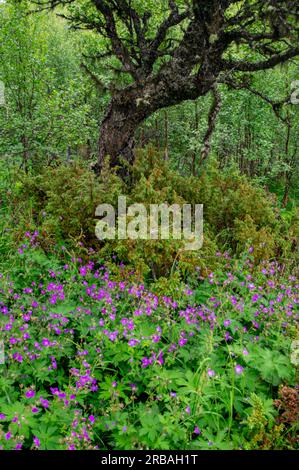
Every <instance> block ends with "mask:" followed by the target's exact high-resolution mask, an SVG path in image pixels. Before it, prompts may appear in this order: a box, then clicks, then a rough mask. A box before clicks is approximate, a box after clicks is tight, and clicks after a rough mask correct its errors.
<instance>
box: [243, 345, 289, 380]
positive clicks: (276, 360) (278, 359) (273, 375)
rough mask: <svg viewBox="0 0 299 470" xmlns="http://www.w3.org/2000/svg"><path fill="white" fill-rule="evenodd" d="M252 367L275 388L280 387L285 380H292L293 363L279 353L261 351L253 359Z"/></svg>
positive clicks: (266, 350)
mask: <svg viewBox="0 0 299 470" xmlns="http://www.w3.org/2000/svg"><path fill="white" fill-rule="evenodd" d="M250 365H252V366H253V367H254V368H255V369H257V370H258V371H259V373H260V375H261V377H262V378H263V380H265V381H266V382H268V383H270V384H272V385H274V386H277V385H279V384H280V383H281V382H282V381H283V380H287V381H290V380H291V379H292V375H293V367H292V365H291V362H290V360H289V359H288V358H287V357H286V356H284V355H283V354H281V353H279V352H278V351H271V350H269V349H265V350H260V351H259V352H258V353H257V354H254V355H253V356H252V357H251V359H250Z"/></svg>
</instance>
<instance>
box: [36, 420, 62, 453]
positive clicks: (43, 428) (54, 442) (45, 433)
mask: <svg viewBox="0 0 299 470" xmlns="http://www.w3.org/2000/svg"><path fill="white" fill-rule="evenodd" d="M56 432H57V428H56V427H54V426H47V425H46V424H44V423H43V424H40V425H39V426H38V427H36V428H34V429H32V433H33V434H34V435H35V436H36V437H38V439H39V440H40V450H50V449H53V450H55V449H58V448H59V436H57V435H56Z"/></svg>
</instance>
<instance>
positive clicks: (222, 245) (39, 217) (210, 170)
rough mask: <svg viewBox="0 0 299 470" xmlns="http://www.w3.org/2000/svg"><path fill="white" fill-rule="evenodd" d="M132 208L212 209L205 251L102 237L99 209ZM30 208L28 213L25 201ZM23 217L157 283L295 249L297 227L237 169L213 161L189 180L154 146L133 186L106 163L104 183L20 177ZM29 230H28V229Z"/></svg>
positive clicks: (80, 176) (49, 171) (60, 170)
mask: <svg viewBox="0 0 299 470" xmlns="http://www.w3.org/2000/svg"><path fill="white" fill-rule="evenodd" d="M121 194H122V195H126V196H127V204H128V205H130V204H131V203H135V202H137V203H138V202H140V203H143V204H145V205H150V204H154V203H163V202H167V203H168V204H174V203H178V204H184V203H189V204H203V205H204V245H203V248H202V249H201V250H199V251H194V252H187V251H184V250H182V247H183V241H178V240H148V241H143V240H119V241H118V240H113V241H112V240H110V241H108V242H99V241H98V240H97V239H96V237H95V226H96V220H95V209H96V207H97V206H98V205H99V204H101V203H109V204H112V205H113V206H114V207H117V201H118V196H119V195H121ZM24 200H25V201H29V203H27V207H25V206H24V202H23V201H24ZM12 201H13V204H14V206H15V207H16V208H17V210H16V213H17V214H19V215H18V218H17V220H15V222H16V225H17V226H19V227H20V233H21V232H22V230H23V229H24V228H30V227H31V228H32V227H38V228H39V229H40V230H41V232H42V234H43V236H44V239H45V240H46V241H47V240H48V241H49V244H51V243H52V242H53V240H57V239H63V240H66V241H68V242H69V243H71V244H76V243H78V242H83V243H84V244H85V245H89V246H93V247H95V248H96V249H97V251H99V252H100V256H101V257H102V258H111V257H112V256H116V259H119V260H121V261H122V262H124V263H127V264H129V265H130V266H132V267H134V269H135V270H136V271H137V272H139V273H140V275H141V276H142V275H146V274H148V273H150V274H151V276H152V277H153V278H159V277H160V276H165V275H166V276H168V275H169V274H173V273H174V272H175V271H178V272H179V273H180V274H181V276H182V277H183V278H187V277H188V275H189V273H190V272H193V271H194V268H195V267H198V268H200V270H201V271H202V274H203V275H206V274H208V272H210V271H211V270H213V269H215V268H216V267H217V266H218V265H219V262H220V261H219V259H218V257H217V256H215V254H216V252H217V250H220V251H225V250H228V251H230V252H231V253H232V254H234V253H237V254H240V253H242V252H243V251H244V250H246V249H248V248H249V246H251V247H252V250H253V253H254V256H255V258H256V260H258V261H260V260H261V259H269V258H271V257H273V256H274V255H276V254H281V255H283V256H284V257H287V256H288V252H289V251H290V250H292V251H293V250H294V243H295V234H294V233H293V231H291V233H290V234H288V232H289V231H290V230H289V229H290V226H291V225H292V224H293V220H294V217H293V218H292V220H291V222H288V223H286V220H285V218H282V217H281V216H280V213H279V210H278V208H277V206H276V204H275V200H273V198H270V197H269V196H267V195H266V193H265V192H264V191H263V190H262V189H261V188H258V187H255V186H253V185H252V184H251V183H250V182H249V181H248V180H246V178H245V177H244V176H241V175H240V174H239V172H238V171H237V170H234V169H231V170H225V171H221V170H219V168H218V165H217V162H216V161H215V160H212V161H211V162H210V164H209V165H208V167H207V168H206V169H205V171H204V172H203V174H202V175H201V176H200V177H194V176H189V177H185V176H181V175H180V174H179V173H177V172H176V171H174V170H173V169H171V167H170V166H169V163H168V162H166V161H164V159H163V158H162V157H161V155H160V154H159V152H157V151H156V150H155V149H153V148H151V147H149V148H147V149H146V150H138V151H137V152H136V162H135V165H134V167H133V168H132V181H131V184H130V185H129V184H128V183H125V182H124V181H122V180H121V179H120V178H119V177H118V176H117V175H116V173H115V171H112V170H110V169H109V164H108V162H106V163H105V166H104V168H103V171H102V173H101V175H100V177H99V178H97V177H96V176H95V174H94V173H93V172H92V171H91V170H90V169H89V168H86V167H85V166H84V165H83V164H82V163H80V162H75V163H73V164H71V165H68V166H66V165H61V166H59V167H56V168H45V170H44V171H43V172H42V173H41V174H39V175H38V176H27V175H25V174H20V173H18V174H17V175H16V181H15V186H14V191H13V198H12ZM21 229H22V230H21Z"/></svg>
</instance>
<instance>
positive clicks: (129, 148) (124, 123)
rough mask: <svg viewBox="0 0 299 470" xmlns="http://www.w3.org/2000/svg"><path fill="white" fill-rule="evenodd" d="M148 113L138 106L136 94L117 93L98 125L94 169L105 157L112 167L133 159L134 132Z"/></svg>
mask: <svg viewBox="0 0 299 470" xmlns="http://www.w3.org/2000/svg"><path fill="white" fill-rule="evenodd" d="M147 115H148V113H147V112H146V111H145V109H144V107H142V106H138V95H135V94H132V93H127V94H125V93H119V94H118V95H115V96H114V97H113V98H112V99H111V102H110V104H109V107H108V110H107V113H106V115H105V117H104V119H103V121H102V123H101V126H100V139H99V160H98V163H97V165H96V168H95V169H96V170H97V171H100V170H101V168H102V165H103V162H104V159H105V158H106V157H109V159H110V166H111V167H112V168H115V167H122V166H123V163H124V162H123V161H122V160H125V161H126V162H127V163H129V164H132V163H133V161H134V152H133V148H134V134H135V131H136V129H137V127H138V126H139V124H141V123H142V122H143V121H144V119H145V118H146V117H147Z"/></svg>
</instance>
